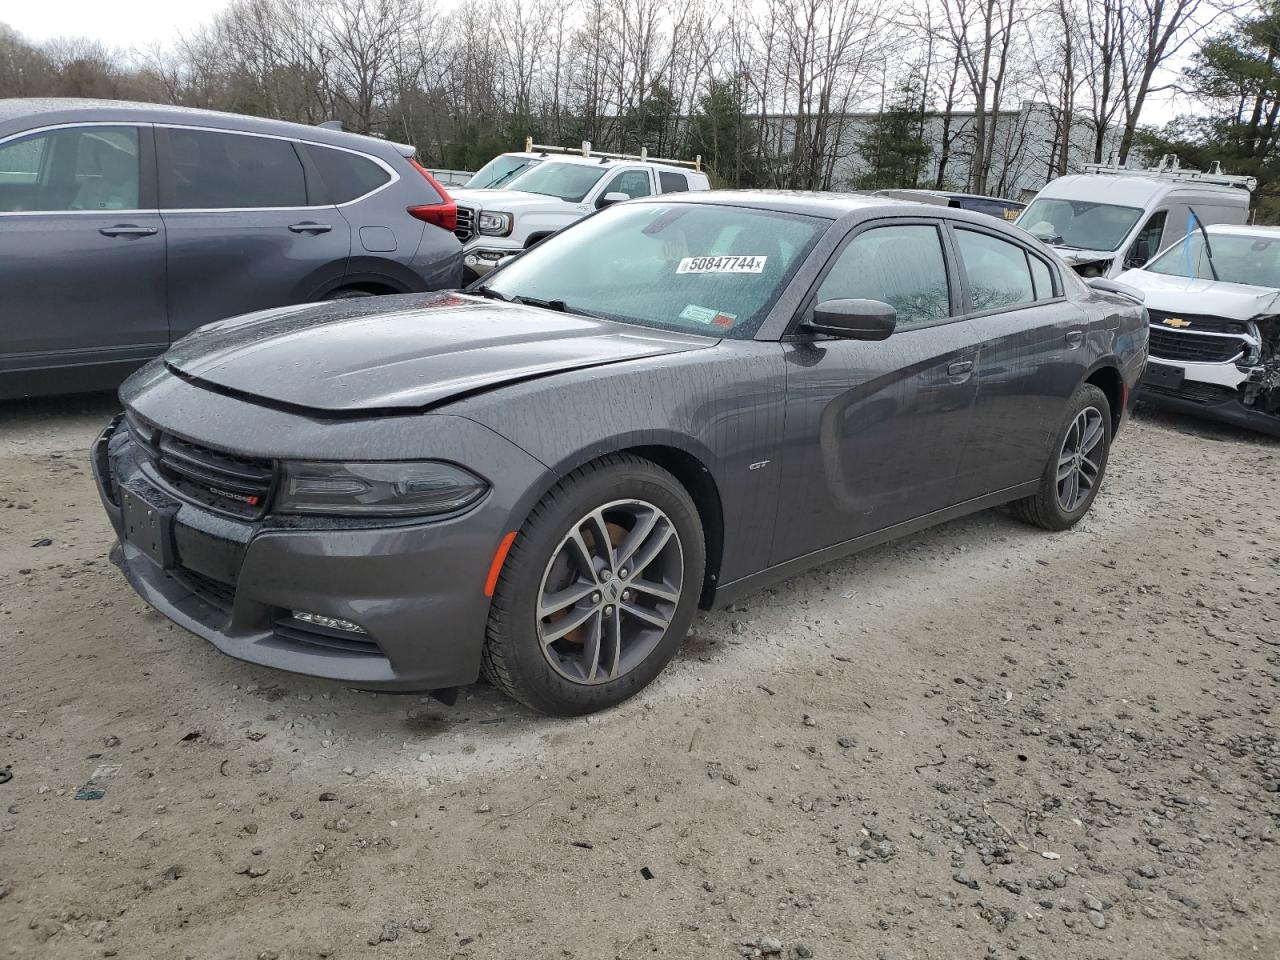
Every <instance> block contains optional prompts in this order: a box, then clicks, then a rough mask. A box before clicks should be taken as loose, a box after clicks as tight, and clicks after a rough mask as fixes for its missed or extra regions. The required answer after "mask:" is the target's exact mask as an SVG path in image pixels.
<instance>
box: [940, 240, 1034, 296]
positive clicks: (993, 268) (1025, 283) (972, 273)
mask: <svg viewBox="0 0 1280 960" xmlns="http://www.w3.org/2000/svg"><path fill="white" fill-rule="evenodd" d="M956 243H957V245H958V246H959V247H960V259H961V260H963V261H964V269H965V272H966V273H967V274H968V276H969V296H970V297H971V298H972V300H973V309H974V310H975V311H977V310H998V309H1000V308H1002V307H1011V306H1014V305H1015V304H1019V303H1030V302H1031V301H1033V300H1035V298H1036V295H1035V288H1034V287H1033V286H1032V284H1031V268H1030V267H1029V266H1028V265H1027V255H1026V253H1025V252H1024V251H1023V249H1022V248H1021V247H1020V246H1018V245H1017V244H1016V243H1009V242H1008V241H1006V240H1001V239H999V238H997V237H993V236H990V235H988V234H985V233H975V232H974V231H972V230H957V231H956Z"/></svg>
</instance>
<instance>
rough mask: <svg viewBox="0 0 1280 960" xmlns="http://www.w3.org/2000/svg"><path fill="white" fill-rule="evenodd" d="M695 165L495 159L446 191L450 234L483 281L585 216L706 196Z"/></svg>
mask: <svg viewBox="0 0 1280 960" xmlns="http://www.w3.org/2000/svg"><path fill="white" fill-rule="evenodd" d="M709 189H711V183H710V181H709V180H708V179H707V175H706V174H705V173H703V172H702V162H701V158H699V159H697V160H693V161H684V160H665V159H656V158H655V159H651V158H650V157H649V156H648V155H647V153H641V154H639V155H630V154H621V153H599V152H593V151H592V149H591V144H589V143H584V144H583V145H582V148H581V149H580V150H569V149H566V148H564V147H548V146H540V145H538V144H534V143H533V142H532V141H531V140H529V141H526V143H525V149H524V151H522V152H517V153H504V154H502V155H501V156H499V157H495V158H494V159H493V160H491V161H490V162H489V163H487V164H485V166H484V167H483V168H482V169H481V170H480V171H479V172H478V173H477V174H476V175H475V176H474V177H472V178H471V180H470V181H468V186H466V187H463V188H461V189H458V190H451V191H450V195H451V196H452V197H453V199H454V200H455V201H456V202H457V205H458V225H457V229H456V230H454V233H455V234H456V235H457V237H458V239H459V240H461V241H462V244H463V265H464V271H465V277H466V279H467V280H468V281H470V280H473V279H475V278H476V277H481V276H484V275H485V274H486V273H488V272H489V271H491V270H493V269H494V268H495V267H497V266H499V265H501V264H502V263H504V262H506V260H508V259H509V258H511V257H513V256H515V255H516V254H518V253H520V252H521V251H522V250H525V249H527V248H528V247H531V246H533V245H534V244H535V243H537V242H538V241H539V240H543V239H545V238H546V237H549V236H551V234H553V233H555V232H556V231H557V230H561V229H563V228H565V227H567V226H569V224H571V223H574V222H576V221H578V220H581V219H582V218H583V217H585V216H586V215H587V214H589V213H591V212H593V211H595V210H598V209H600V208H601V207H607V206H608V205H609V204H611V203H620V202H622V201H624V200H632V199H634V198H636V197H648V196H652V195H654V194H659V193H683V192H685V191H688V190H709Z"/></svg>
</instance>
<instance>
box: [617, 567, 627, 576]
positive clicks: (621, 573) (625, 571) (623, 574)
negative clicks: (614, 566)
mask: <svg viewBox="0 0 1280 960" xmlns="http://www.w3.org/2000/svg"><path fill="white" fill-rule="evenodd" d="M626 575H627V568H626V567H623V568H622V569H621V570H619V571H618V576H620V577H626Z"/></svg>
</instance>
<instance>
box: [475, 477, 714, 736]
mask: <svg viewBox="0 0 1280 960" xmlns="http://www.w3.org/2000/svg"><path fill="white" fill-rule="evenodd" d="M593 514H594V515H595V516H598V517H599V518H600V519H601V520H603V527H602V526H600V525H599V524H597V523H596V522H595V517H593ZM595 530H603V531H605V533H604V535H602V536H600V537H597V536H596V535H595V534H594V531H595ZM668 531H669V532H670V534H669V535H668ZM575 533H576V536H575ZM632 535H634V537H633V536H632ZM606 538H607V539H608V541H609V544H608V546H607V548H606V551H605V552H607V555H608V557H609V558H610V559H609V560H607V561H606V560H605V559H604V555H605V553H604V552H601V551H600V550H599V549H598V547H599V544H600V543H603V542H604V541H605V540H606ZM650 554H652V556H650ZM628 556H630V557H633V558H635V559H636V561H637V566H638V567H639V569H634V570H633V569H628V568H627V566H626V563H625V562H620V558H622V559H623V560H625V558H626V557H628ZM705 557H706V547H705V544H704V542H703V533H702V523H701V520H700V519H699V517H698V511H697V508H696V507H695V506H694V504H693V501H692V499H691V498H690V497H689V494H688V492H687V491H686V490H685V489H684V487H683V486H681V485H680V482H679V481H678V480H676V478H675V477H673V476H672V475H671V474H670V473H668V472H667V471H666V470H663V469H662V468H661V467H659V466H657V465H656V464H654V463H652V462H650V461H648V460H644V459H642V458H640V457H636V456H632V455H630V454H615V455H611V456H607V457H603V458H601V459H599V460H595V461H593V462H591V463H589V464H587V465H586V466H583V467H580V468H579V469H577V470H575V471H573V473H571V474H569V475H568V476H567V477H565V478H564V479H563V480H561V481H560V482H559V483H557V484H556V485H555V486H554V487H553V488H552V489H551V490H550V492H548V493H547V495H546V496H545V497H543V498H542V500H541V501H540V502H539V503H538V505H537V506H536V507H534V508H533V511H532V512H531V513H530V514H529V518H528V519H527V520H526V521H525V523H524V526H523V527H521V528H520V530H519V532H518V533H517V535H516V538H515V540H514V541H513V542H512V545H511V549H510V550H509V552H508V553H507V558H506V561H505V562H504V564H503V567H502V572H501V574H500V575H499V577H498V581H497V585H496V587H495V589H494V593H493V602H492V605H491V606H490V610H489V622H488V626H487V629H486V632H485V644H484V653H483V670H484V674H485V676H486V677H487V678H488V679H489V681H490V682H491V683H493V684H494V686H496V687H497V688H498V689H500V690H501V691H503V692H504V693H506V694H507V695H508V696H510V697H512V698H513V699H515V700H518V701H520V702H521V703H523V704H525V705H526V706H528V707H530V708H532V709H534V710H537V711H539V712H541V713H549V714H554V715H557V716H578V715H581V714H584V713H592V712H594V711H596V710H603V709H605V708H607V707H611V706H614V705H615V704H618V703H621V702H622V701H623V700H626V699H627V698H628V697H630V696H632V695H633V694H635V693H637V692H638V691H640V690H641V689H643V688H644V687H645V686H646V685H648V684H649V682H650V681H652V680H653V678H654V677H656V676H657V675H658V674H659V673H660V672H662V669H663V668H664V667H665V666H666V665H667V663H668V662H669V661H670V660H671V658H672V657H673V656H675V653H676V651H677V650H678V649H679V647H680V643H681V642H682V641H683V640H684V637H685V635H686V634H687V633H688V630H689V625H690V623H691V622H692V621H693V616H694V613H695V611H696V608H697V602H698V597H699V596H700V594H701V592H702V579H703V568H704V565H705ZM608 564H612V574H611V575H609V576H604V575H602V574H601V573H600V571H601V570H603V569H605V567H606V566H607V565H608ZM588 566H590V567H591V570H592V572H590V573H589V572H588V571H587V567H588ZM623 573H626V574H627V576H626V577H625V578H624V577H622V576H621V575H622V574H623ZM677 574H678V576H679V582H678V584H676V582H675V577H676V576H677ZM659 581H660V582H659ZM673 585H675V588H673ZM597 587H598V589H597ZM582 591H589V592H588V593H585V594H583V595H582V596H581V599H580V600H578V602H576V603H574V604H573V605H570V606H564V604H563V603H562V602H561V601H563V600H564V598H565V597H567V596H573V595H576V594H578V593H581V592H582ZM611 591H612V592H611ZM650 591H659V592H661V593H662V594H664V596H659V595H658V594H657V593H650ZM557 604H559V605H558V606H557ZM544 611H550V613H546V614H544V615H541V616H540V614H541V613H543V612H544ZM606 614H609V615H606ZM662 620H665V621H666V626H665V628H659V627H658V626H657V625H656V623H657V621H662ZM570 622H574V623H579V624H580V625H579V626H576V627H574V628H573V629H571V630H569V632H568V633H567V634H566V635H564V636H561V637H559V638H556V634H559V633H562V632H563V630H564V628H565V627H567V626H568V624H569V623H570ZM615 629H616V632H615ZM615 638H616V639H615ZM588 665H593V666H591V667H590V669H589V668H588Z"/></svg>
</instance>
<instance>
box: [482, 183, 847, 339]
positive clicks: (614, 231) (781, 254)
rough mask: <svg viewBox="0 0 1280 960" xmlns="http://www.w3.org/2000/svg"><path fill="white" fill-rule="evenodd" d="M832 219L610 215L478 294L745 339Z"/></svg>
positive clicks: (711, 213) (627, 210) (659, 208)
mask: <svg viewBox="0 0 1280 960" xmlns="http://www.w3.org/2000/svg"><path fill="white" fill-rule="evenodd" d="M830 225H831V221H830V220H824V219H820V218H817V217H805V216H797V215H793V214H785V213H774V212H769V211H763V210H749V209H746V208H744V207H732V206H717V205H713V204H701V203H656V202H655V203H628V204H619V205H617V206H614V207H609V208H607V209H605V210H604V211H602V212H601V213H599V214H597V215H596V216H593V217H588V218H587V219H585V220H582V221H579V223H577V224H576V225H575V226H573V227H570V228H569V229H567V230H565V231H563V232H562V233H558V234H556V235H554V236H552V237H550V238H548V239H547V240H544V241H543V242H542V243H541V244H539V245H538V246H537V247H534V248H533V249H531V250H530V251H529V252H528V253H526V254H524V255H523V256H522V257H520V258H519V259H517V260H514V261H512V263H511V264H510V265H509V266H507V267H505V268H503V269H502V270H500V271H498V272H497V273H495V274H494V275H493V277H492V279H491V280H489V281H488V283H487V284H485V285H484V289H488V290H492V291H493V292H494V293H496V294H497V295H499V296H501V297H504V298H506V299H515V298H525V299H531V300H535V301H542V302H543V303H555V302H556V301H559V302H560V304H562V305H563V307H564V309H566V310H569V311H577V312H581V313H587V314H591V315H594V316H601V317H607V318H608V319H611V320H620V321H622V322H624V323H634V324H637V325H639V326H642V327H658V328H661V329H663V330H678V331H681V332H684V333H701V334H706V335H707V336H714V337H734V338H737V339H742V340H747V339H750V338H751V337H752V336H753V335H754V334H755V332H756V330H757V329H758V328H759V326H760V324H761V323H762V322H763V321H764V318H765V315H766V314H767V313H768V311H769V308H770V307H771V306H772V305H773V302H774V300H776V299H777V297H778V295H779V294H780V293H781V292H782V289H783V287H784V286H786V283H787V281H788V280H789V279H790V278H791V275H792V274H793V273H794V272H795V270H796V268H797V267H798V266H799V265H800V263H801V262H802V261H803V260H804V257H805V255H806V254H807V253H808V252H809V250H810V249H811V248H812V247H813V244H814V243H815V242H816V241H817V239H818V237H820V236H821V235H822V234H823V232H824V231H825V230H826V229H827V228H828V227H829V226H830Z"/></svg>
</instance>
